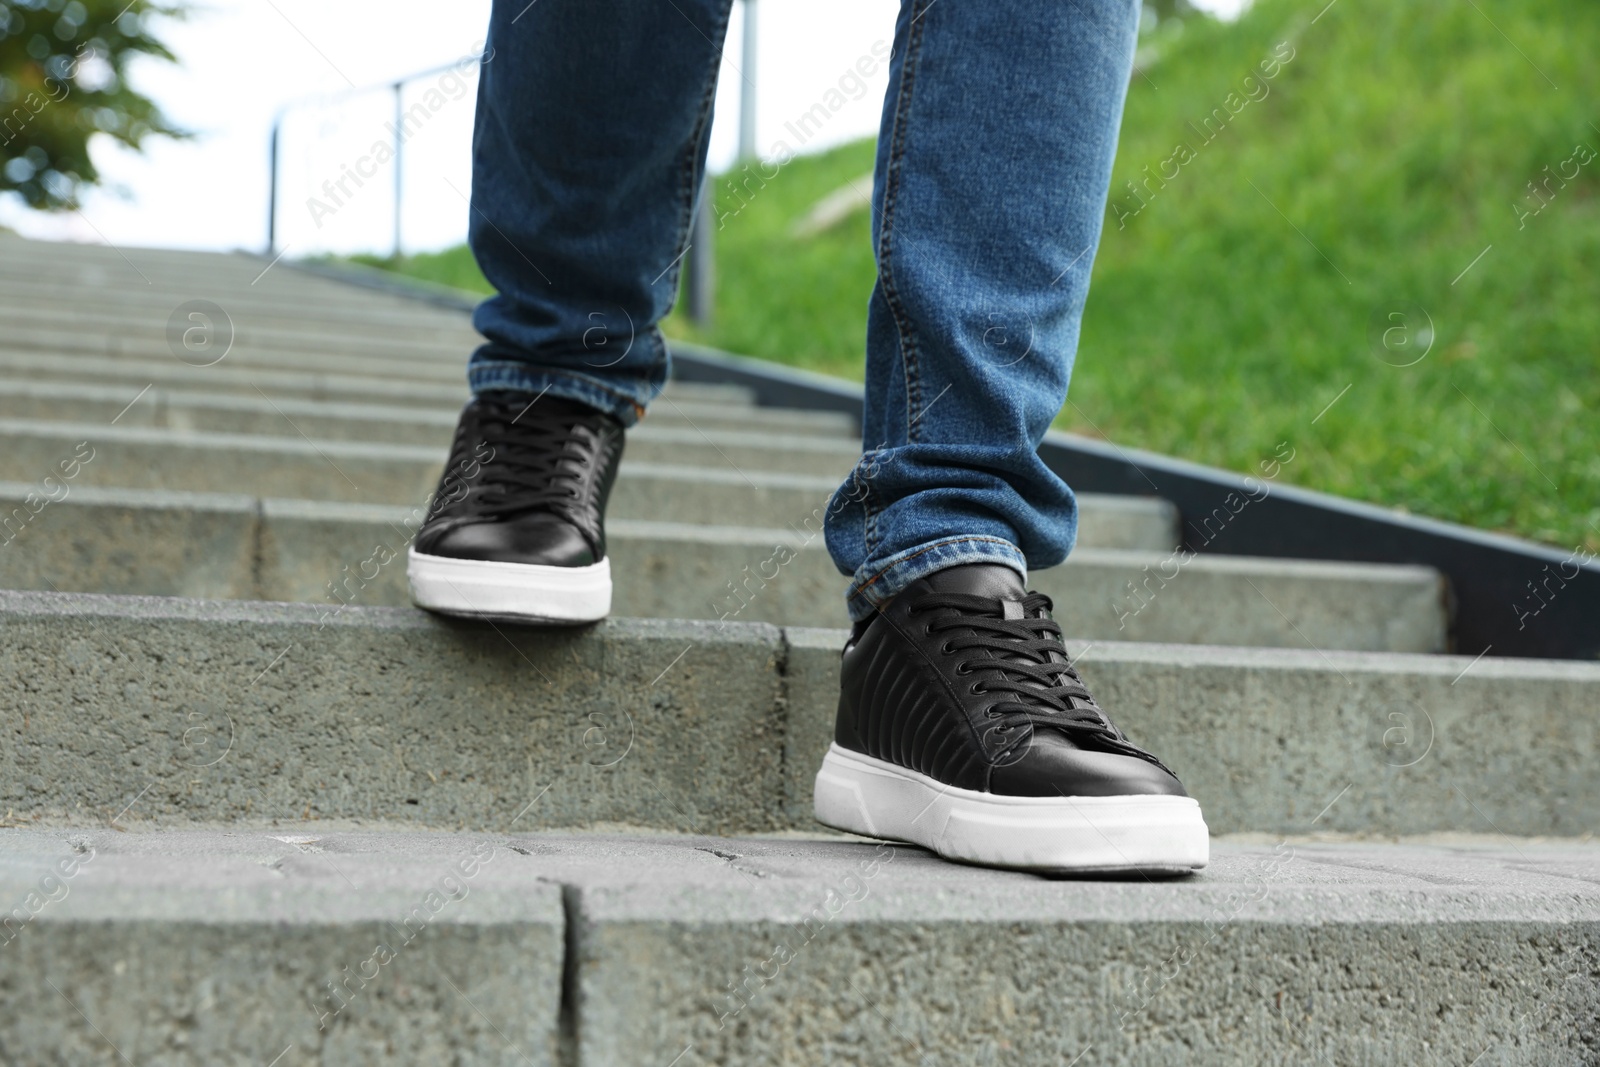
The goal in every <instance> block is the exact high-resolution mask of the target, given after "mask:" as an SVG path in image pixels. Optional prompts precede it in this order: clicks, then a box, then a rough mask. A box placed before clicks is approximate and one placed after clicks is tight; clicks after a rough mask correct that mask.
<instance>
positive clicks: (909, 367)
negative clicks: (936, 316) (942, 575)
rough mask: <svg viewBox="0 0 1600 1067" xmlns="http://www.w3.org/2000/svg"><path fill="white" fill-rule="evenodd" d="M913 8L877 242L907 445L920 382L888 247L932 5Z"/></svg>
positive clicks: (918, 403) (912, 336)
mask: <svg viewBox="0 0 1600 1067" xmlns="http://www.w3.org/2000/svg"><path fill="white" fill-rule="evenodd" d="M916 6H917V5H916V0H913V4H912V18H911V24H910V28H909V30H908V32H907V33H906V55H905V59H904V61H903V62H902V63H901V64H900V87H899V93H898V94H897V95H896V100H895V111H894V130H893V131H892V132H891V134H890V139H889V161H888V166H887V167H886V168H885V171H886V173H885V174H884V177H883V221H882V224H881V226H882V228H881V230H880V233H879V239H878V260H879V266H878V282H879V284H880V285H881V286H882V287H883V299H884V303H885V304H886V305H887V306H888V308H889V313H890V314H891V315H892V316H893V318H894V324H895V332H896V334H897V335H898V337H899V341H900V371H901V374H902V375H903V377H904V378H905V383H906V442H907V443H908V444H909V443H911V441H912V440H913V430H914V429H915V427H916V425H917V423H918V421H919V418H913V415H912V413H913V412H914V411H917V410H919V409H920V407H921V402H922V379H921V376H920V375H919V373H918V371H917V367H918V360H917V352H916V333H915V330H914V329H913V327H912V325H911V321H910V318H909V316H907V314H906V311H905V305H904V304H903V303H902V302H901V300H900V294H899V290H898V289H897V288H896V287H895V283H894V271H893V269H892V265H891V257H890V245H891V244H892V241H893V235H894V214H895V203H896V200H897V194H898V192H899V187H900V172H901V169H902V167H901V164H902V160H903V159H904V157H905V139H906V133H905V130H906V126H907V124H908V122H909V112H910V110H911V94H912V91H913V89H914V88H915V86H916V78H917V56H918V51H919V49H920V48H921V45H922V32H923V31H922V26H921V21H922V15H923V14H924V13H926V12H927V10H928V8H929V7H931V6H932V3H929V4H927V5H925V6H923V8H922V10H921V11H917V10H916Z"/></svg>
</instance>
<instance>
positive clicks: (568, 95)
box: [468, 0, 732, 425]
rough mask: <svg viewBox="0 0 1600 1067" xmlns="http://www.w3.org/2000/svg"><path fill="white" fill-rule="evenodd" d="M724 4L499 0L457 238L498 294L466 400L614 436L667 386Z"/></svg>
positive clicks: (486, 309)
mask: <svg viewBox="0 0 1600 1067" xmlns="http://www.w3.org/2000/svg"><path fill="white" fill-rule="evenodd" d="M731 5H732V0H673V2H671V3H667V2H663V0H541V2H539V3H534V4H530V3H528V2H527V0H506V2H499V0H497V2H496V3H495V5H494V11H493V15H492V17H491V19H490V26H489V37H488V50H489V54H491V55H492V58H491V59H490V60H489V61H488V62H486V63H485V64H484V65H483V76H482V79H481V81H480V82H479V87H478V116H477V128H476V131H475V132H474V135H473V145H472V156H473V177H472V217H471V222H470V229H469V231H468V238H469V241H470V243H471V246H472V252H473V255H474V256H475V257H476V258H477V261H478V265H479V267H481V268H482V270H483V273H484V275H485V276H486V277H487V278H488V279H489V282H490V284H492V285H493V286H494V287H495V289H496V291H497V292H498V293H499V295H498V296H495V297H493V298H491V299H489V300H486V301H484V303H483V304H482V306H480V307H479V309H478V313H477V316H476V318H475V319H474V325H476V326H477V328H478V330H479V332H481V333H482V334H483V335H484V336H485V337H486V338H488V341H487V343H486V344H484V345H483V346H482V347H481V348H479V349H478V351H477V352H476V353H475V354H474V355H473V357H472V362H471V365H470V367H469V371H468V377H469V380H470V381H471V384H472V389H473V391H474V392H475V393H481V392H485V391H488V390H501V389H517V390H522V391H526V392H531V393H539V392H541V391H544V390H546V389H548V394H547V395H549V396H555V397H563V398H566V399H569V400H575V401H581V402H583V403H586V404H590V405H592V406H594V407H597V408H600V409H601V410H603V411H606V412H607V413H609V414H611V415H612V416H614V417H615V418H617V419H619V420H620V421H621V422H622V423H623V424H624V425H631V424H632V423H634V422H635V421H637V419H638V417H639V415H640V414H642V413H643V411H644V407H645V405H646V404H648V403H649V401H650V400H651V399H652V398H654V396H655V395H656V394H657V393H659V392H660V391H661V386H662V384H663V383H664V382H665V381H666V377H667V350H666V346H665V344H664V343H663V342H662V339H661V334H660V332H659V331H658V330H657V328H656V323H657V322H659V321H660V319H661V318H662V317H663V316H664V315H665V314H666V313H667V311H668V310H669V309H670V308H671V306H672V302H673V299H674V298H675V296H676V294H677V290H678V273H679V268H680V267H681V265H682V262H683V257H682V253H683V251H684V247H685V244H686V242H687V239H688V232H689V225H690V220H691V218H692V215H693V209H694V203H695V197H696V195H697V193H698V191H699V188H700V177H701V174H702V173H703V171H704V167H705V157H706V147H707V145H708V143H709V140H710V133H711V104H712V98H713V96H714V95H715V92H716V85H717V71H718V68H719V65H720V60H721V55H722V42H723V36H724V32H725V30H726V28H727V22H728V11H729V8H730V7H731Z"/></svg>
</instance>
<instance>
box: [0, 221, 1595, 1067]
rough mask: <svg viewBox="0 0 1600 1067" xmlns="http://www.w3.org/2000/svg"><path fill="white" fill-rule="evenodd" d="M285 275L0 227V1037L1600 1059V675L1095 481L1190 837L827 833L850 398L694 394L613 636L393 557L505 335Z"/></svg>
mask: <svg viewBox="0 0 1600 1067" xmlns="http://www.w3.org/2000/svg"><path fill="white" fill-rule="evenodd" d="M266 267H267V263H266V262H265V261H263V260H259V259H256V258H255V257H250V256H243V255H236V256H217V255H204V254H195V253H178V252H163V251H150V250H137V249H124V250H120V251H117V250H111V249H105V248H87V247H75V246H65V245H40V244H34V243H29V242H22V241H19V240H17V239H15V238H11V237H7V236H4V235H0V482H3V484H0V541H4V542H5V543H4V544H3V545H0V589H3V590H9V591H6V592H0V635H3V639H0V686H3V690H0V692H3V694H4V695H3V696H0V731H3V736H4V737H5V739H6V743H5V744H4V745H3V746H0V812H3V813H4V814H3V817H0V826H4V827H6V829H0V1004H4V1006H5V1008H6V1010H5V1012H4V1013H3V1015H0V1062H4V1063H71V1064H78V1063H101V1062H104V1063H108V1064H109V1063H121V1062H136V1063H145V1062H150V1063H172V1064H190V1063H193V1064H211V1063H234V1062H238V1063H258V1064H281V1065H285V1067H286V1065H289V1064H296V1063H326V1064H355V1063H419V1064H420V1063H442V1062H454V1063H472V1064H477V1063H533V1064H546V1063H548V1064H583V1065H599V1064H659V1065H663V1067H667V1065H678V1067H688V1065H690V1064H702V1063H704V1064H711V1063H716V1064H723V1063H779V1062H782V1063H835V1062H837V1063H872V1064H879V1063H884V1064H901V1063H905V1064H926V1063H941V1064H942V1063H948V1064H958V1063H960V1064H965V1063H989V1062H996V1063H998V1062H1007V1063H1027V1064H1033V1063H1040V1064H1043V1063H1050V1064H1066V1063H1082V1064H1090V1063H1108V1064H1169V1063H1170V1064H1177V1063H1190V1062H1202V1063H1241V1064H1242V1063H1251V1064H1254V1063H1306V1062H1327V1063H1337V1064H1345V1063H1374V1064H1376V1063H1459V1064H1471V1063H1477V1064H1483V1065H1487V1064H1495V1063H1519V1064H1520V1063H1528V1064H1535V1063H1537V1064H1545V1063H1574V1064H1577V1063H1594V1062H1600V1025H1597V1023H1596V1019H1597V1017H1600V979H1597V977H1596V976H1597V975H1600V889H1597V888H1596V887H1597V886H1600V846H1597V845H1596V844H1595V843H1594V842H1593V839H1592V834H1593V832H1594V830H1595V828H1596V827H1597V826H1600V786H1597V784H1596V782H1597V779H1596V776H1595V775H1594V774H1593V771H1592V768H1593V766H1594V764H1595V761H1596V758H1597V756H1600V728H1597V726H1596V719H1595V714H1594V710H1595V708H1596V706H1597V705H1600V665H1597V664H1589V663H1576V662H1564V661H1535V660H1503V659H1497V658H1495V657H1493V656H1486V657H1482V658H1479V659H1470V658H1466V657H1459V656H1453V655H1449V654H1448V649H1449V647H1450V643H1449V641H1450V638H1449V635H1450V623H1451V618H1450V600H1449V594H1448V590H1447V589H1446V588H1445V586H1444V583H1443V582H1442V580H1441V578H1440V576H1439V575H1438V574H1437V573H1436V572H1434V571H1432V570H1430V569H1428V568H1421V567H1410V566H1398V565H1360V566H1356V565H1345V564H1328V563H1316V562H1309V561H1293V560H1261V559H1247V558H1239V557H1215V556H1213V557H1200V558H1192V559H1191V558H1187V557H1183V556H1179V555H1176V554H1175V553H1174V551H1173V550H1174V547H1175V546H1176V545H1177V543H1178V540H1179V530H1178V516H1177V514H1176V512H1175V511H1174V509H1172V508H1171V507H1170V505H1167V504H1166V503H1165V502H1163V501H1159V500H1154V499H1141V498H1130V497H1095V496H1090V495H1086V496H1084V497H1083V498H1082V500H1081V502H1082V505H1083V527H1082V531H1081V537H1080V549H1079V551H1077V552H1076V553H1075V554H1074V556H1073V558H1072V560H1071V562H1069V563H1068V564H1066V565H1064V566H1062V567H1059V568H1053V569H1051V570H1048V571H1043V572H1040V573H1038V574H1036V575H1034V576H1032V578H1031V580H1030V581H1031V584H1032V585H1033V586H1034V587H1036V588H1039V589H1041V590H1043V591H1045V592H1047V593H1049V594H1050V595H1051V596H1052V597H1053V598H1054V599H1055V600H1056V603H1057V614H1058V616H1059V617H1060V618H1062V620H1063V623H1064V626H1065V627H1066V629H1067V630H1068V631H1069V633H1070V634H1071V635H1072V639H1071V640H1070V641H1069V645H1070V646H1071V647H1072V649H1073V651H1074V654H1075V657H1076V658H1077V659H1078V661H1079V662H1080V663H1081V664H1082V669H1083V673H1084V675H1085V677H1086V680H1087V681H1088V682H1089V684H1090V685H1091V687H1093V689H1094V691H1095V692H1096V693H1097V694H1098V695H1099V697H1100V698H1101V700H1102V702H1103V703H1105V704H1106V706H1107V707H1108V708H1110V709H1112V711H1113V713H1114V714H1115V715H1116V716H1117V718H1118V720H1119V722H1121V723H1122V725H1123V726H1124V727H1125V728H1126V729H1127V730H1128V732H1129V733H1130V734H1131V735H1132V736H1133V737H1135V738H1136V739H1137V740H1140V741H1141V742H1143V743H1145V744H1147V745H1148V746H1149V747H1151V748H1152V749H1154V750H1156V751H1158V752H1160V753H1161V754H1162V756H1163V758H1165V759H1166V760H1167V761H1168V762H1169V763H1171V764H1172V765H1173V766H1174V767H1175V769H1177V771H1178V772H1179V774H1180V775H1181V776H1182V777H1183V778H1184V780H1185V783H1186V784H1187V785H1188V787H1189V788H1190V790H1191V792H1192V793H1193V794H1194V795H1195V796H1197V797H1199V798H1200V799H1201V801H1202V803H1203V804H1204V806H1205V811H1206V815H1207V819H1208V822H1209V824H1210V826H1211V828H1212V830H1213V832H1214V833H1215V834H1217V835H1219V836H1218V838H1217V840H1216V842H1215V850H1214V860H1213V864H1212V866H1211V867H1210V868H1208V869H1207V870H1206V871H1205V872H1203V873H1201V874H1200V875H1198V876H1196V877H1194V878H1191V879H1186V880H1182V881H1170V882H1165V881H1164V882H1150V881H1146V880H1138V879H1136V880H1134V881H1132V882H1129V881H1063V880H1050V879H1041V878H1036V877H1032V876H1027V875H1020V874H1014V873H1006V872H996V871H986V870H980V869H975V868H965V867H959V866H955V865H951V864H947V863H944V862H943V861H940V860H937V859H936V858H934V857H931V856H929V855H928V854H926V853H922V852H920V851H919V850H916V849H914V848H911V847H909V846H891V845H878V844H875V843H871V842H862V841H859V840H856V839H851V838H847V837H843V836H840V835H834V834H828V833H824V832H822V831H821V829H820V828H819V827H818V826H817V825H816V824H815V823H814V822H813V821H812V820H811V818H810V782H811V777H812V775H813V774H814V772H815V769H816V766H817V764H818V762H819V761H820V758H821V755H822V752H823V750H824V749H825V747H826V744H827V740H828V736H829V733H830V730H831V718H832V711H833V703H834V700H835V696H836V692H835V689H836V685H837V682H836V668H837V656H838V649H839V647H840V645H841V644H842V642H843V638H844V634H843V632H842V631H841V630H840V629H839V628H838V627H840V626H841V625H843V621H844V620H843V614H842V607H841V603H840V594H841V586H842V580H841V579H840V578H839V576H838V575H837V574H836V573H835V572H834V571H833V568H832V566H831V563H830V562H829V561H828V559H827V557H826V554H825V553H824V552H823V551H822V550H821V544H820V540H821V539H820V535H819V533H818V530H819V529H820V520H821V517H822V514H823V512H824V510H825V508H826V505H827V501H828V497H829V494H830V493H831V492H832V490H833V489H834V488H835V487H836V486H837V485H838V483H839V482H840V480H841V479H842V478H843V477H844V476H845V474H846V473H847V472H848V470H849V468H850V466H851V464H852V462H853V460H854V457H855V454H856V451H857V445H858V442H857V440H856V435H855V430H854V426H853V424H851V423H850V422H849V420H847V419H842V418H841V417H839V416H837V415H833V414H826V413H817V412H802V411H784V410H774V409H769V408H759V409H758V408H756V407H755V406H754V405H753V403H752V398H751V396H750V394H749V393H748V392H747V391H744V390H741V389H737V388H731V387H727V386H704V385H695V386H690V385H685V384H682V383H674V384H673V385H672V386H671V387H670V388H669V391H668V393H667V394H666V395H665V396H664V397H663V398H662V400H661V401H660V402H658V403H657V404H656V405H654V407H653V408H652V411H651V413H650V416H649V418H648V419H647V420H646V421H645V423H644V424H642V425H641V426H640V427H639V428H637V429H636V430H634V431H633V432H631V433H630V437H629V441H628V446H627V458H626V459H625V461H624V474H623V477H622V478H621V479H620V480H619V486H618V491H617V494H616V497H615V498H614V506H613V508H612V515H613V521H612V523H611V524H610V533H611V536H612V555H613V559H614V569H615V572H616V574H617V580H618V591H617V603H616V611H615V614H614V617H613V618H612V619H611V620H608V621H607V622H605V623H602V624H600V625H598V626H595V627H590V628H586V629H582V630H575V631H552V630H543V629H531V628H519V627H510V626H504V625H493V624H473V623H463V622H459V621H451V620H444V619H439V618H435V617H432V616H429V615H426V614H425V613H422V612H418V611H416V610H414V609H411V608H409V607H408V606H405V605H406V597H405V590H404V579H403V573H404V551H405V546H406V544H407V542H408V540H409V538H410V536H411V533H412V531H413V530H414V527H415V524H416V521H417V519H418V518H419V517H420V513H421V508H422V507H423V506H424V505H425V501H426V496H427V493H428V492H429V491H430V490H431V489H432V486H433V482H434V479H435V478H436V476H437V472H438V470H439V469H440V466H441V465H442V462H443V458H444V455H443V454H444V450H445V448H446V447H447V444H448V439H449V435H450V431H451V429H452V428H453V426H454V412H455V410H456V408H457V407H458V406H459V404H460V402H461V401H462V399H464V397H465V395H466V390H465V386H464V384H463V380H462V373H461V372H462V361H463V358H464V355H465V353H466V351H467V350H468V349H469V348H470V346H471V345H472V344H473V343H474V336H475V335H473V334H472V332H471V330H470V327H469V325H468V323H467V321H466V317H465V316H463V315H461V314H460V313H459V312H457V311H453V310H450V309H448V308H444V307H439V306H434V305H430V304H428V303H426V302H423V301H417V300H410V299H404V298H401V297H399V296H396V295H394V294H391V293H386V292H380V291H375V290H368V289H361V288H357V287H354V286H347V285H341V284H339V283H336V282H331V281H328V280H326V279H323V278H319V277H314V276H311V275H307V274H302V273H299V272H296V271H295V270H293V269H291V268H288V267H286V266H284V265H282V264H279V265H277V266H275V267H272V268H271V269H270V270H265V272H264V273H263V270H264V268H266ZM84 292H92V293H94V296H95V299H94V300H92V301H87V302H85V301H83V300H82V294H83V293H84ZM192 300H208V301H211V302H213V303H214V304H216V305H218V306H220V307H222V308H223V309H224V312H225V314H226V317H227V319H228V320H229V322H230V323H231V340H232V347H231V349H229V351H228V354H227V355H226V356H225V357H224V358H222V359H221V361H220V362H218V363H217V364H215V365H213V366H197V365H194V362H195V361H194V360H192V359H190V360H189V361H187V362H186V361H185V359H184V355H186V354H187V353H184V352H183V350H182V349H181V348H179V349H173V348H172V347H171V343H170V336H171V335H170V333H169V329H168V323H169V319H170V318H171V317H172V316H173V314H174V311H175V309H177V308H179V307H180V305H183V304H185V303H186V302H188V301H192ZM85 303H87V304H90V305H92V306H88V307H84V306H81V305H83V304H85ZM80 443H82V444H86V445H88V446H89V447H90V448H92V450H93V458H92V459H89V460H87V461H82V460H81V458H80V462H79V463H78V464H77V467H76V470H75V471H74V474H73V475H72V476H71V477H70V478H69V477H65V476H64V475H63V473H62V470H61V469H60V467H59V464H60V463H61V462H62V461H63V460H65V459H70V458H72V457H74V455H75V449H76V448H77V447H78V446H79V445H80ZM47 477H49V478H51V479H52V480H51V481H48V482H47V481H46V480H45V479H46V478H47ZM780 560H781V561H782V562H781V563H780V562H778V561H780ZM463 864H465V866H463ZM69 870H70V873H68V871H69ZM469 870H470V872H471V873H470V874H469V873H467V872H468V871H469ZM5 908H10V911H9V913H7V912H5V911H4V909H5ZM7 914H9V916H10V917H9V918H7V917H6V916H7ZM379 946H383V947H384V948H385V949H386V950H388V951H386V952H380V951H379ZM274 1057H277V1059H274Z"/></svg>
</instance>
